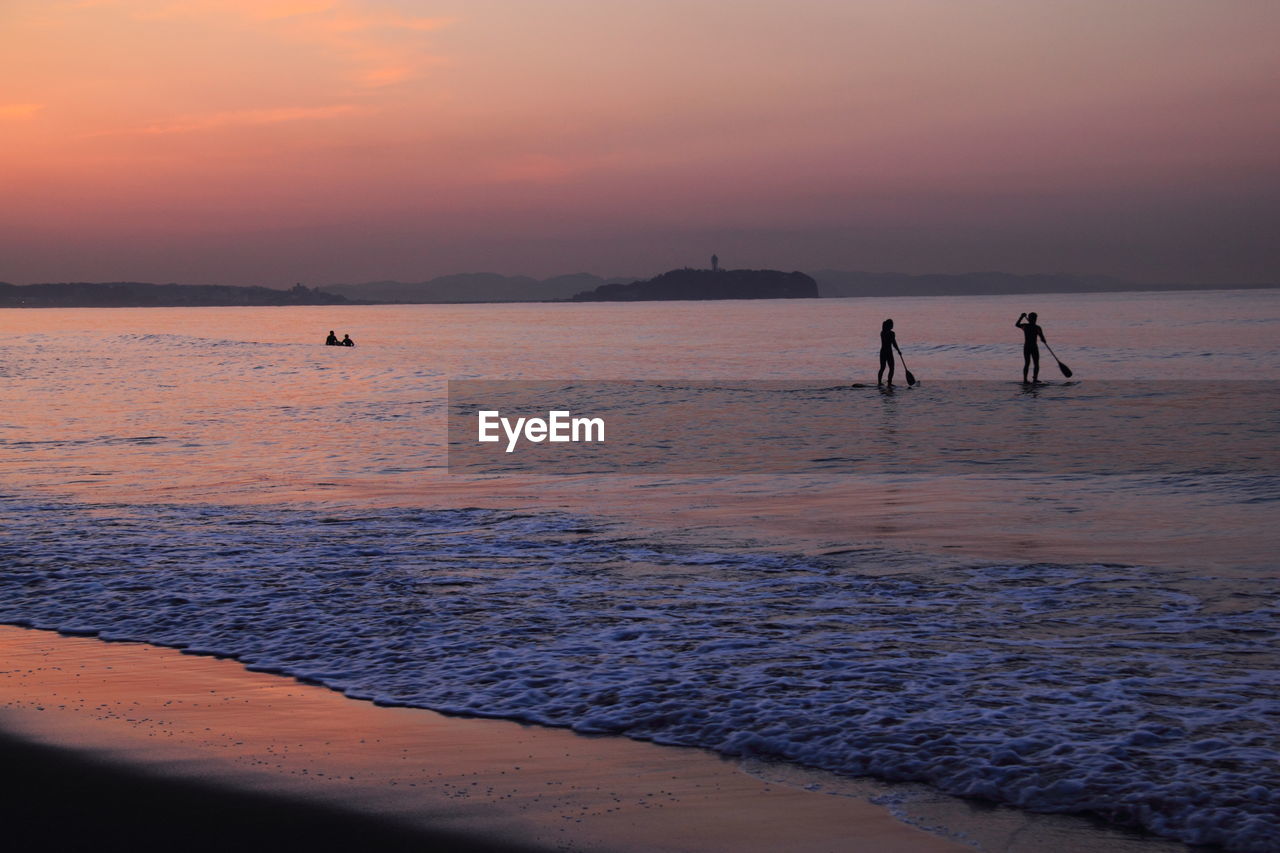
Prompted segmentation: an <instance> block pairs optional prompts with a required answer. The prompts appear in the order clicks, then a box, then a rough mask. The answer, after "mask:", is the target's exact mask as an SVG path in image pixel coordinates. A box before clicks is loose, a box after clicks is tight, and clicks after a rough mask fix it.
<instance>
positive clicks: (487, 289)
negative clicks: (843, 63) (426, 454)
mask: <svg viewBox="0 0 1280 853" xmlns="http://www.w3.org/2000/svg"><path fill="white" fill-rule="evenodd" d="M1275 287H1277V284H1276V283H1270V284H1263V283H1242V284H1196V283H1159V282H1137V281H1130V280H1126V279H1120V278H1113V277H1110V276H1101V275H1066V274H1041V275H1023V274H1017V273H1006V272H975V273H962V274H951V273H939V274H930V275H907V274H903V273H873V272H850V271H844V270H819V271H817V272H815V273H813V274H812V276H810V275H807V274H805V273H802V272H791V273H784V272H779V271H778V270H746V269H743V270H725V269H721V268H720V266H719V259H718V258H716V257H712V259H711V268H710V269H692V268H684V269H677V270H671V271H670V272H665V273H663V274H661V275H658V276H655V277H654V278H650V279H646V280H640V279H638V278H636V277H634V276H632V277H623V276H618V277H614V278H601V277H599V276H596V275H591V274H589V273H574V274H571V275H559V276H554V277H552V278H547V279H542V280H538V279H536V278H532V277H529V276H508V275H499V274H497V273H462V274H457V275H447V276H441V277H439V278H434V279H430V280H428V281H421V282H400V281H375V282H366V283H363V284H332V285H323V286H320V287H305V286H303V285H301V284H297V285H294V286H293V287H292V288H289V289H283V288H274V287H236V286H231V285H212V284H148V283H145V282H133V281H117V282H66V283H58V284H29V285H13V284H6V283H4V282H0V308H146V307H174V308H180V307H205V306H271V305H371V304H463V303H480V302H637V301H649V300H711V299H795V298H813V297H815V296H816V297H824V298H842V297H844V298H848V297H863V296H895V297H900V296H983V295H991V296H1007V295H1014V294H1041V293H1114V292H1121V291H1185V290H1236V289H1259V288H1275Z"/></svg>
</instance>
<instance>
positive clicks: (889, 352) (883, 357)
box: [876, 320, 902, 385]
mask: <svg viewBox="0 0 1280 853" xmlns="http://www.w3.org/2000/svg"><path fill="white" fill-rule="evenodd" d="M895 349H896V350H897V351H898V355H899V356H901V355H902V348H901V347H899V346H898V336H897V335H895V334H894V333H893V321H892V320H885V321H884V322H883V323H881V324H880V370H879V371H878V372H877V373H876V384H877V385H883V384H884V382H883V379H884V369H885V368H886V367H888V368H889V384H890V385H892V384H893V368H894V361H893V351H894V350H895Z"/></svg>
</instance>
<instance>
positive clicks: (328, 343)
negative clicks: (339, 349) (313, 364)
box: [324, 329, 338, 347]
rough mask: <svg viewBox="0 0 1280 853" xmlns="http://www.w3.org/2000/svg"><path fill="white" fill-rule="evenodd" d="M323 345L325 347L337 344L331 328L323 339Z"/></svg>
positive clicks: (336, 337)
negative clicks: (327, 335)
mask: <svg viewBox="0 0 1280 853" xmlns="http://www.w3.org/2000/svg"><path fill="white" fill-rule="evenodd" d="M324 345H325V346H327V347H336V346H337V345H338V336H337V335H335V334H334V333H333V329H330V330H329V337H327V338H325V339H324Z"/></svg>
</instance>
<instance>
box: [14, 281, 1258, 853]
mask: <svg viewBox="0 0 1280 853" xmlns="http://www.w3.org/2000/svg"><path fill="white" fill-rule="evenodd" d="M1022 310H1037V311H1039V313H1040V316H1041V321H1042V323H1043V324H1044V326H1045V329H1046V333H1047V335H1048V338H1049V341H1050V343H1051V345H1052V346H1053V347H1054V350H1055V351H1056V352H1057V354H1058V356H1059V357H1061V358H1062V359H1063V360H1064V361H1066V362H1067V363H1069V364H1070V365H1071V367H1072V368H1073V370H1074V372H1075V376H1074V378H1073V382H1074V383H1076V384H1072V385H1064V384H1061V383H1063V381H1064V380H1063V377H1061V376H1051V374H1056V373H1057V369H1056V367H1055V366H1054V364H1053V361H1052V360H1051V359H1050V358H1049V357H1048V355H1047V353H1046V355H1045V359H1044V365H1043V368H1042V378H1045V379H1052V380H1054V382H1055V383H1058V384H1053V385H1048V386H1046V387H1045V388H1044V389H1042V390H1041V391H1040V392H1038V393H1035V394H1027V393H1025V391H1024V389H1023V388H1022V386H1021V385H1020V384H1019V383H1018V382H1017V381H1016V380H1017V379H1019V378H1020V371H1021V358H1020V354H1019V353H1020V338H1021V335H1020V333H1019V332H1018V330H1016V329H1014V328H1013V321H1014V318H1015V317H1016V316H1017V314H1018V313H1019V312H1020V311H1022ZM887 316H891V317H893V318H894V319H895V322H896V326H897V330H898V335H899V340H900V341H901V343H902V346H903V348H904V350H905V352H906V353H907V359H908V365H909V366H910V368H911V370H912V371H913V372H914V373H915V374H916V375H917V376H919V377H920V378H921V379H922V380H923V381H922V385H921V387H919V388H916V389H906V388H903V387H899V388H898V389H896V390H895V392H894V393H893V394H892V395H885V394H882V393H881V392H879V391H878V390H876V389H875V388H874V387H857V386H860V385H863V386H865V385H866V383H867V382H868V381H869V380H870V381H871V382H874V371H875V367H876V363H875V353H876V349H877V347H878V338H877V332H878V329H879V324H880V321H881V320H882V319H884V317H887ZM0 327H3V329H2V331H3V334H2V335H0V340H3V341H4V343H3V344H2V345H0V388H3V394H4V397H3V399H4V401H5V408H4V411H3V412H2V413H0V484H2V485H0V518H3V527H2V528H0V621H4V622H9V623H14V624H23V625H34V626H37V627H42V628H51V629H57V630H62V631H68V632H75V633H85V634H97V635H100V636H102V637H103V638H105V639H131V640H140V641H145V642H152V643H160V644H165V645H171V646H176V647H179V648H184V649H187V650H189V651H192V652H199V653H208V654H219V655H228V656H233V657H236V658H238V659H240V660H241V661H243V662H245V663H246V664H247V665H249V666H251V667H253V668H257V669H264V670H268V671H273V672H281V673H287V674H290V675H294V676H298V677H301V678H304V679H307V680H311V681H314V682H317V683H320V684H324V685H327V686H329V687H332V688H334V689H338V690H342V691H344V692H346V693H347V694H349V695H351V696H355V697H360V698H368V699H373V700H375V701H379V702H384V703H390V704H404V705H415V706H422V707H429V708H434V709H438V710H443V711H448V712H455V713H466V714H475V715H484V716H495V717H507V718H512V719H519V720H525V721H529V722H536V723H543V724H550V725H557V726H569V727H573V728H575V729H577V730H579V731H583V732H592V733H609V734H618V735H626V736H630V737H636V738H643V739H649V740H654V741H657V742H660V743H667V744H678V745H687V746H698V747H706V748H711V749H715V750H718V751H720V752H723V753H726V754H730V755H738V756H752V757H762V758H767V759H776V760H779V761H784V762H791V763H794V764H796V765H803V766H807V767H814V768H821V769H824V770H829V771H834V772H837V773H842V774H849V775H868V776H874V777H877V778H881V779H887V780H894V781H914V782H922V783H927V784H929V785H932V786H934V787H936V788H937V789H939V790H941V791H944V792H947V793H951V794H956V795H960V796H965V797H972V798H978V799H983V800H987V801H991V802H997V803H1004V804H1008V805H1010V806H1014V807H1017V808H1023V809H1027V810H1031V811H1040V812H1059V813H1080V814H1088V815H1092V816H1094V817H1096V818H1099V819H1102V820H1105V821H1110V822H1113V823H1115V824H1117V825H1122V826H1131V827H1135V828H1139V829H1142V830H1144V831H1148V832H1151V833H1155V834H1157V835H1160V836H1163V837H1166V838H1171V839H1177V840H1181V841H1184V842H1188V843H1198V844H1217V845H1222V846H1225V847H1227V848H1229V849H1235V850H1276V849H1280V819H1278V818H1277V815H1280V748H1278V747H1277V744H1280V699H1277V697H1280V675H1278V670H1280V667H1277V664H1278V663H1280V639H1278V637H1280V603H1278V601H1277V595H1278V594H1280V581H1278V580H1277V573H1276V568H1277V565H1276V559H1275V554H1276V553H1277V545H1278V544H1280V542H1278V537H1277V533H1276V521H1277V516H1276V507H1277V499H1280V472H1277V470H1276V461H1275V455H1276V447H1275V443H1274V436H1275V434H1276V432H1275V429H1276V427H1277V426H1280V391H1278V388H1280V348H1278V347H1277V342H1278V341H1280V335H1278V334H1277V332H1278V330H1280V292H1277V291H1253V292H1220V293H1189V294H1112V295H1089V296H1079V297H1072V296H1049V297H1043V296H1042V297H1035V299H1034V301H1033V303H1028V302H1026V299H1025V298H1022V297H1013V298H1011V297H969V298H936V299H934V298H930V299H913V300H905V299H904V300H892V299H867V300H823V301H821V302H817V301H814V302H809V301H797V302H785V303H776V302H774V303H750V302H746V303H712V304H682V303H655V304H647V305H498V306H395V307H374V306H371V307H353V308H343V309H333V308H284V309H187V310H178V309H138V310H133V309H120V310H110V311H94V310H44V311H16V310H10V311H2V312H0ZM330 328H333V329H335V330H336V331H337V332H338V334H340V335H341V334H343V333H344V332H349V333H350V334H351V335H352V337H353V338H355V340H356V341H357V343H358V344H359V345H358V346H357V347H356V348H355V349H335V348H326V347H323V346H320V343H321V342H322V341H323V338H324V335H325V334H326V333H327V332H328V330H329V329H330ZM450 379H519V380H546V381H550V382H552V383H556V382H574V381H581V380H601V379H614V380H620V379H629V380H634V379H645V380H664V381H665V380H687V381H694V380H696V381H699V382H707V381H711V382H718V381H739V382H740V381H763V380H768V381H770V382H772V383H781V384H782V385H783V386H785V385H786V384H787V383H791V382H794V383H797V385H798V386H803V387H807V388H813V387H819V388H826V389H827V390H826V391H825V392H823V394H821V395H819V396H820V398H821V399H819V400H817V401H816V402H817V403H821V404H822V405H826V406H832V405H834V406H838V407H839V410H840V412H842V413H845V412H847V413H849V414H848V415H847V416H848V417H853V418H856V419H858V421H859V423H860V424H861V425H862V426H863V428H864V429H865V428H867V425H868V424H870V425H871V426H872V427H874V429H873V430H872V433H874V435H875V439H876V441H877V442H879V443H878V444H877V445H876V446H875V450H876V454H875V455H876V457H877V458H879V457H892V460H893V464H892V465H879V466H876V467H873V468H871V469H865V468H864V469H850V468H849V467H848V466H845V465H838V464H831V463H829V462H828V463H824V464H819V465H816V466H815V465H810V466H807V467H804V468H802V469H796V470H788V471H783V472H779V473H763V472H754V473H753V472H750V471H749V470H748V469H746V468H742V467H739V468H734V469H730V470H728V471H725V470H719V471H717V470H701V471H696V472H692V473H686V474H681V473H679V472H670V471H660V472H654V473H652V474H651V475H649V476H636V475H635V474H634V473H629V474H626V475H614V474H608V473H604V474H601V473H597V474H577V475H573V476H548V475H546V474H545V473H543V472H538V471H522V470H513V471H511V472H508V473H505V474H497V475H495V474H491V473H487V474H482V473H476V472H468V471H460V470H456V469H455V470H454V471H452V472H450V471H449V469H448V468H447V467H446V463H447V454H446V421H447V416H448V401H447V398H446V382H447V381H448V380H450ZM827 380H829V382H828V381H827ZM952 380H956V382H952ZM959 380H983V382H981V383H978V384H974V383H972V382H960V381H959ZM953 387H954V388H964V389H965V391H964V393H965V394H967V395H970V396H971V397H972V395H978V396H980V398H981V399H980V400H978V401H977V402H978V403H980V408H979V411H980V412H981V416H980V417H978V418H977V419H976V420H975V423H974V425H973V426H971V427H969V428H964V427H963V420H962V419H958V418H957V417H956V413H955V411H954V410H948V409H947V408H946V406H945V405H944V403H945V398H946V397H947V395H948V391H947V389H948V388H953ZM1153 389H1155V390H1153ZM806 393H809V392H806ZM911 395H915V396H911ZM1157 403H1158V404H1157ZM789 405H790V404H789ZM789 410H791V409H789ZM763 411H765V412H766V413H767V412H768V411H770V409H769V408H768V406H767V405H766V406H765V407H764V409H763ZM968 411H974V408H973V406H969V407H968ZM842 416H845V415H842ZM931 419H932V420H931ZM661 420H662V419H661V418H658V421H659V422H660V421H661ZM904 420H905V423H904ZM1033 420H1034V421H1035V424H1037V425H1038V426H1037V429H1038V430H1040V431H1041V432H1033V431H1030V430H1029V429H1028V424H1030V423H1031V422H1032V421H1033ZM958 423H959V424H961V426H959V427H958V426H957V424H958ZM1002 424H1008V425H1009V431H1008V434H1007V438H1005V439H1003V440H1002V437H1001V431H1000V429H999V427H1000V426H1001V425H1002ZM1045 424H1048V425H1050V426H1052V428H1053V430H1054V432H1053V435H1057V436H1060V437H1075V438H1072V439H1071V440H1067V439H1066V438H1060V440H1057V441H1054V443H1053V450H1054V454H1055V455H1054V456H1053V459H1054V460H1055V461H1054V462H1053V463H1052V464H1049V463H1045V462H1044V459H1042V458H1039V457H1036V456H1035V455H1034V454H1032V455H1030V456H1028V455H1027V454H1026V453H1025V452H1023V450H1025V448H1026V447H1027V446H1028V444H1029V443H1032V438H1031V436H1032V435H1033V434H1034V435H1041V438H1040V439H1036V440H1045V441H1048V440H1049V439H1047V438H1045V437H1044V436H1043V435H1042V434H1041V433H1042V432H1043V430H1044V429H1045ZM922 425H923V431H922V430H921V427H922ZM992 425H994V426H995V427H996V429H995V430H994V431H990V432H987V431H984V430H990V429H991V427H992ZM980 427H981V428H980ZM944 428H945V429H950V430H951V431H952V432H953V433H955V432H956V431H957V430H958V431H959V433H961V434H964V435H969V436H971V437H973V442H972V446H970V447H968V448H967V451H966V452H968V453H969V454H970V455H971V456H973V455H975V454H976V456H977V461H978V462H982V461H984V457H983V449H984V448H985V447H987V446H988V445H990V460H992V461H993V464H992V465H990V466H988V467H986V468H983V469H982V470H969V469H964V468H960V467H956V466H954V465H946V464H940V463H939V461H938V460H939V459H940V458H942V459H943V461H944V462H945V461H946V458H945V454H941V453H938V452H932V451H931V452H929V453H924V452H923V451H922V450H921V444H920V442H922V441H924V442H927V441H928V436H929V435H936V434H939V431H940V430H943V429H944ZM789 434H792V435H794V431H791V432H790V433H789ZM1108 435H1116V436H1119V435H1125V436H1128V437H1129V439H1128V440H1129V444H1128V445H1126V447H1125V448H1124V451H1123V453H1121V452H1119V451H1117V450H1115V448H1114V447H1108V442H1107V441H1106V438H1107V436H1108ZM922 436H923V437H922ZM1079 436H1093V438H1092V439H1090V440H1087V441H1086V440H1084V439H1080V438H1079ZM1135 436H1136V437H1137V438H1136V440H1134V437H1135ZM1147 436H1150V441H1149V443H1148V445H1146V446H1144V445H1143V441H1144V440H1145V437H1147ZM912 441H914V442H916V444H914V445H913V444H911V443H910V442H912ZM1148 447H1149V450H1150V452H1146V450H1147V448H1148ZM912 448H915V449H914V450H913V449H912ZM1020 448H1021V449H1020ZM1224 449H1226V450H1227V451H1231V450H1234V451H1235V452H1224ZM819 458H822V459H828V458H829V457H819ZM1064 460H1065V462H1066V463H1067V464H1061V463H1063V461H1064ZM1144 460H1145V462H1144ZM1151 460H1156V462H1158V464H1154V463H1152V461H1151ZM972 461H973V460H972V459H970V462H972ZM995 463H998V464H995ZM1104 463H1105V464H1104ZM980 467H981V466H980Z"/></svg>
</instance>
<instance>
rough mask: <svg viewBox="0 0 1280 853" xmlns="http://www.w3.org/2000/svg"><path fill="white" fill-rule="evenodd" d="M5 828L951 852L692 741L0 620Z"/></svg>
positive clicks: (137, 836) (457, 845) (56, 836)
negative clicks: (452, 713)
mask: <svg viewBox="0 0 1280 853" xmlns="http://www.w3.org/2000/svg"><path fill="white" fill-rule="evenodd" d="M0 650H3V660H4V665H3V671H2V672H0V733H2V734H0V754H3V756H4V760H5V766H6V767H7V768H8V773H6V774H5V779H6V788H7V789H8V790H7V791H6V796H5V797H4V799H3V802H4V817H5V823H6V826H7V827H8V829H7V830H6V832H7V833H8V834H9V835H10V837H11V838H12V837H13V833H14V832H15V831H16V833H17V837H18V838H19V839H20V840H21V841H22V842H23V843H26V844H31V845H38V846H40V847H41V848H42V849H71V848H73V847H80V846H83V844H85V843H93V844H103V843H108V842H117V843H128V844H129V845H130V846H131V847H133V848H134V849H161V848H165V849H171V848H172V847H173V846H174V845H175V844H181V845H182V846H184V847H186V848H187V849H228V848H230V847H234V848H236V849H241V850H244V849H267V848H273V849H277V848H278V847H279V845H280V844H282V843H290V844H297V845H301V844H310V845H316V844H318V845H320V846H322V847H325V846H334V847H336V846H339V845H343V844H346V843H349V842H352V841H355V840H359V842H360V843H361V844H362V845H364V846H371V847H377V848H380V849H419V850H423V849H426V850H486V849H490V850H501V849H510V850H539V849H542V850H551V849H559V850H620V851H621V850H690V851H693V850H699V851H703V850H705V851H717V850H724V851H729V850H783V849H786V850H806V851H823V850H832V851H834V850H855V849H856V850H867V851H945V850H962V849H970V848H968V847H966V846H964V845H960V844H957V843H954V842H951V841H948V840H946V839H943V838H940V837H938V836H936V835H932V834H929V833H926V832H924V831H922V830H920V829H916V828H915V827H912V826H908V825H906V824H903V823H900V822H899V821H897V820H895V819H894V818H893V817H891V816H890V814H889V813H888V812H887V811H886V810H885V809H883V808H881V807H879V806H876V805H873V804H871V803H869V802H866V801H864V800H859V799H857V798H852V797H845V796H832V795H829V794H824V793H817V792H812V791H807V790H805V789H803V788H801V787H796V786H790V785H778V784H770V783H768V782H765V781H762V780H761V779H760V778H757V777H755V776H752V775H749V774H747V773H745V772H743V771H742V770H741V769H739V768H738V766H737V765H736V764H735V763H733V762H730V761H726V760H722V759H720V758H718V757H716V756H714V755H711V754H709V753H705V752H702V751H698V750H687V749H672V748H664V747H660V746H654V745H651V744H642V743H635V742H632V741H628V740H625V739H622V738H596V737H583V736H580V735H575V734H573V733H570V732H566V731H561V730H555V729H544V728H538V727H529V726H522V725H519V724H516V723H511V722H506V721H498V720H479V719H465V718H451V717H445V716H442V715H439V714H435V713H432V712H430V711H423V710H418V709H407V708H386V707H378V706H375V705H374V704H371V703H367V702H359V701H354V700H351V699H347V698H345V697H343V696H341V695H339V694H337V693H335V692H333V691H330V690H326V689H324V688H320V687H314V686H310V685H304V684H300V683H298V682H296V681H294V680H292V679H288V678H282V677H279V676H275V675H269V674H265V673H254V672H249V671H246V670H245V669H244V668H243V667H242V666H241V665H239V664H238V663H236V662H234V661H230V660H218V659H213V658H208V657H197V656H191V655H184V654H182V653H180V652H178V651H175V650H172V649H162V648H157V647H154V646H147V645H141V644H132V643H104V642H101V641H99V640H96V639H93V638H80V637H64V636H59V635H56V634H52V633H49V632H43V631H35V630H29V629H21V628H12V627H5V628H0Z"/></svg>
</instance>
